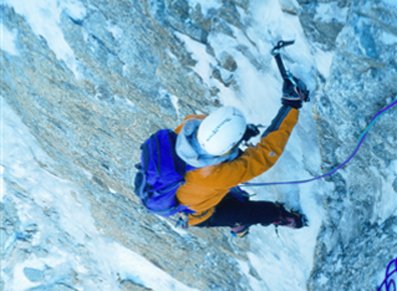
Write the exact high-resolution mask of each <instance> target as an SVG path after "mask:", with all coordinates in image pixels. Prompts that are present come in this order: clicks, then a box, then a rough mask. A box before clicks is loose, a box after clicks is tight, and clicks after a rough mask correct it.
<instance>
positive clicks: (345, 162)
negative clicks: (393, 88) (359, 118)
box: [242, 100, 397, 187]
mask: <svg viewBox="0 0 397 291" xmlns="http://www.w3.org/2000/svg"><path fill="white" fill-rule="evenodd" d="M396 105H397V100H395V101H393V102H392V103H390V104H389V105H387V106H385V107H383V108H382V109H380V110H379V111H378V112H377V113H376V114H375V115H374V116H373V117H372V119H371V121H370V123H369V124H368V126H367V127H366V128H365V129H364V131H363V132H362V133H361V135H360V138H359V140H358V143H357V145H356V147H355V148H354V150H353V152H352V153H351V154H350V155H349V156H348V157H347V158H346V160H344V161H343V162H342V163H341V164H339V165H338V166H337V167H335V168H334V169H332V170H330V171H329V172H327V173H325V174H322V175H320V176H316V177H313V178H309V179H304V180H295V181H285V182H264V183H249V182H247V183H243V184H242V186H246V187H257V186H272V185H293V184H304V183H309V182H313V181H315V180H319V179H323V178H326V177H330V176H332V175H333V174H335V173H336V172H337V171H339V170H340V169H342V168H343V167H344V166H346V165H347V164H348V163H349V162H350V161H351V160H352V159H353V158H354V157H355V156H356V155H357V153H358V150H359V149H360V148H361V146H362V144H363V143H364V141H365V139H366V137H367V134H368V132H369V130H370V129H371V127H372V126H373V125H374V124H375V123H376V121H377V120H378V119H379V117H380V116H381V115H382V114H383V113H385V112H386V111H388V110H389V109H391V108H393V107H394V106H396Z"/></svg>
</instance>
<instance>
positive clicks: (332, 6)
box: [315, 2, 348, 23]
mask: <svg viewBox="0 0 397 291" xmlns="http://www.w3.org/2000/svg"><path fill="white" fill-rule="evenodd" d="M347 11H348V8H347V7H345V8H340V7H339V6H338V3H337V2H330V3H319V4H318V5H317V8H316V16H315V19H316V20H319V21H321V22H325V23H331V22H333V21H336V22H341V23H344V22H345V20H346V17H347Z"/></svg>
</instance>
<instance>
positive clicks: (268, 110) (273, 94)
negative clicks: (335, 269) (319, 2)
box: [178, 1, 332, 290]
mask: <svg viewBox="0 0 397 291" xmlns="http://www.w3.org/2000/svg"><path fill="white" fill-rule="evenodd" d="M250 12H251V13H250V14H249V15H243V17H249V18H250V21H252V22H253V24H252V26H251V27H250V28H249V29H248V31H247V34H244V33H242V32H241V31H238V30H237V29H235V28H232V29H233V34H234V38H232V37H230V36H228V35H224V34H219V33H218V34H217V33H211V34H210V35H209V37H208V42H209V43H210V45H211V46H212V48H213V49H214V53H215V58H214V57H212V56H210V55H208V53H207V52H206V50H205V46H204V45H202V44H199V43H197V42H195V41H193V40H191V39H189V38H188V37H186V36H181V35H178V37H179V38H181V39H182V40H183V41H184V42H185V43H186V47H187V49H188V50H189V51H190V52H191V53H192V57H193V58H194V59H195V60H197V64H196V66H195V67H194V68H193V70H194V71H195V72H196V73H198V74H199V75H200V77H201V78H202V80H203V82H204V83H205V84H206V85H207V86H208V87H212V86H216V87H217V88H218V89H219V90H220V93H219V99H220V101H221V103H222V104H224V105H229V106H235V107H238V108H239V109H241V110H242V111H243V113H244V114H245V115H246V117H247V119H248V122H251V123H255V124H257V123H260V124H264V125H269V124H270V122H271V120H272V119H273V117H274V116H275V115H276V113H277V111H278V109H279V108H280V97H281V87H282V79H281V77H280V76H279V72H278V69H277V66H276V64H275V61H274V60H273V58H272V56H271V55H270V50H271V48H272V47H273V45H275V44H276V43H277V41H278V40H280V39H284V40H290V39H294V40H295V44H294V45H293V46H291V47H287V48H285V49H283V51H282V54H283V55H285V56H287V58H286V61H285V63H286V66H287V67H288V68H289V69H290V70H291V72H292V73H294V74H295V75H297V76H298V77H300V78H302V79H303V80H304V81H305V82H306V83H307V85H308V86H309V88H310V89H311V90H313V89H314V86H315V85H314V81H313V80H312V79H314V76H313V74H312V72H314V71H315V70H319V71H320V72H321V73H322V74H323V75H325V76H328V75H329V67H330V64H331V60H332V53H326V52H321V51H317V54H316V59H315V60H314V59H313V57H312V50H311V49H310V47H309V45H308V43H307V41H306V39H305V36H304V33H303V30H302V28H301V26H300V23H299V19H298V17H296V16H291V15H289V14H285V13H283V12H282V11H281V8H280V5H279V3H278V2H277V1H267V2H266V4H263V1H253V2H252V4H251V11H250ZM243 21H244V19H243ZM269 27H271V28H272V30H271V33H269V29H268V28H269ZM251 40H254V42H255V44H253V41H251ZM242 46H243V47H245V48H247V49H245V50H244V49H242ZM247 51H248V52H249V53H247ZM225 52H227V53H228V54H229V55H231V56H232V57H233V58H234V60H235V61H236V63H237V65H238V68H237V70H236V71H235V72H233V75H234V76H233V78H234V79H235V80H236V82H237V85H236V86H235V87H233V88H232V87H225V86H224V85H223V84H222V83H220V82H219V81H217V80H215V79H213V78H211V77H210V76H211V73H212V68H215V67H216V66H217V61H216V58H219V57H220V56H221V54H222V53H225ZM287 59H288V60H293V61H294V62H293V63H291V62H290V61H289V62H288V61H287ZM310 107H311V105H310V104H305V105H304V108H303V109H302V110H301V114H300V121H299V124H298V125H297V127H296V129H295V130H294V133H293V134H292V136H291V139H290V141H289V143H288V145H287V148H286V150H285V152H284V154H283V156H282V157H281V158H280V160H279V162H278V163H277V164H276V165H275V166H274V167H273V168H272V169H270V170H269V171H267V172H266V173H264V174H263V175H262V176H261V177H259V178H258V179H256V181H286V180H297V179H305V178H310V177H312V175H311V173H313V172H314V173H315V172H317V173H319V174H320V173H321V170H320V169H321V167H320V166H321V165H320V161H321V159H320V153H319V151H318V148H319V147H318V144H317V140H316V135H315V132H316V128H315V122H314V121H313V119H312V117H311V113H310V112H311V110H310ZM330 187H331V186H328V185H327V184H326V183H325V182H322V181H318V182H314V183H312V184H304V185H300V186H272V187H267V188H264V187H260V188H250V189H249V191H250V192H255V193H256V194H257V195H255V196H254V197H255V199H259V200H270V201H281V202H285V203H286V205H287V206H289V207H293V208H298V209H302V210H303V212H304V213H306V215H307V216H308V218H309V221H310V227H308V228H304V229H301V230H291V229H285V228H284V229H283V228H280V229H279V236H280V237H277V235H276V233H275V231H274V228H273V227H267V228H263V227H260V226H255V227H252V229H251V233H250V235H249V236H248V238H247V239H248V240H249V241H250V244H251V249H253V250H255V252H251V253H249V254H248V257H249V262H248V263H245V262H240V267H241V272H242V273H244V274H247V276H248V279H249V282H250V284H251V286H250V287H251V288H252V289H253V290H306V281H307V279H308V278H309V276H310V272H311V269H312V266H313V253H314V248H315V244H316V237H317V234H318V231H319V228H320V225H321V221H322V210H321V209H322V208H321V204H320V201H321V196H322V195H323V194H324V193H325V191H327V189H329V188H330ZM250 268H253V269H255V271H256V272H257V274H258V275H259V277H260V278H262V280H261V281H259V280H257V279H256V278H254V277H252V276H250V275H249V274H248V273H249V269H250Z"/></svg>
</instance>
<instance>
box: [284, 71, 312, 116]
mask: <svg viewBox="0 0 397 291" xmlns="http://www.w3.org/2000/svg"><path fill="white" fill-rule="evenodd" d="M302 101H304V102H307V101H309V90H307V87H306V84H305V83H303V82H302V81H301V80H300V79H298V78H296V77H294V76H293V75H290V77H289V78H288V79H286V80H284V84H283V97H282V98H281V103H282V104H283V105H286V106H291V107H294V108H296V109H299V108H301V107H302Z"/></svg>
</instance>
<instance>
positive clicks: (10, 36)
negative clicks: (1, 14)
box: [0, 23, 19, 56]
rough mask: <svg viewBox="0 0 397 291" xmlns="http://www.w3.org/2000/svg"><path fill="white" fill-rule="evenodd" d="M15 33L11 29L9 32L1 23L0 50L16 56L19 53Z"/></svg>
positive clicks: (14, 30)
mask: <svg viewBox="0 0 397 291" xmlns="http://www.w3.org/2000/svg"><path fill="white" fill-rule="evenodd" d="M16 38H17V31H16V29H13V30H12V31H10V30H9V29H8V28H7V27H6V26H4V24H3V23H0V49H1V50H3V51H5V52H7V53H9V54H10V55H13V56H17V55H19V52H18V50H17V47H16Z"/></svg>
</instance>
